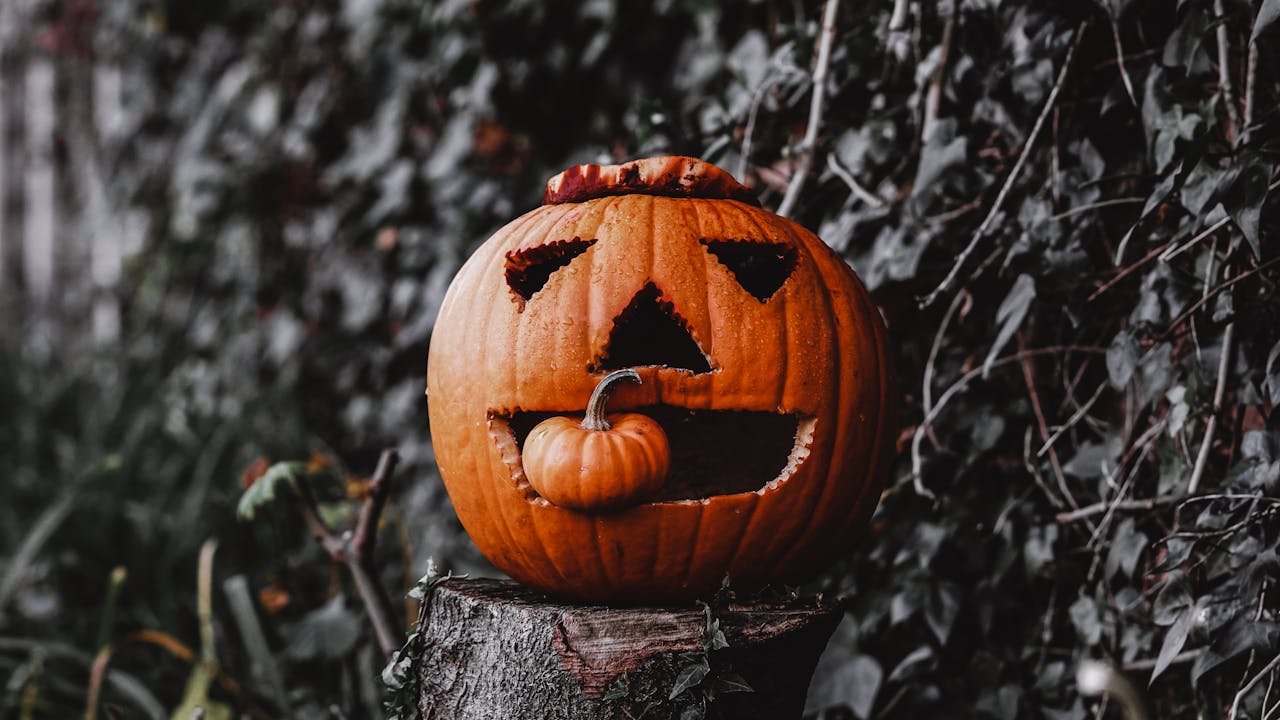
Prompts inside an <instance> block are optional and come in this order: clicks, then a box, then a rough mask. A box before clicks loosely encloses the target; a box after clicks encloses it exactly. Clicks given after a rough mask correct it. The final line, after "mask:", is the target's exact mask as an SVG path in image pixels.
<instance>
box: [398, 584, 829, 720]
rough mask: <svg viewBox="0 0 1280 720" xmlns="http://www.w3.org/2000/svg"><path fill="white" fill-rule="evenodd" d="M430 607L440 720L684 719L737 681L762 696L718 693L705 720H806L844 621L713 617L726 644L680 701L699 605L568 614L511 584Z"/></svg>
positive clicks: (762, 614) (814, 608)
mask: <svg viewBox="0 0 1280 720" xmlns="http://www.w3.org/2000/svg"><path fill="white" fill-rule="evenodd" d="M425 602H427V603H428V606H427V608H426V612H425V621H424V625H423V628H422V630H423V634H422V644H421V646H420V648H421V655H420V657H419V658H418V662H417V663H416V665H417V667H418V671H417V672H418V679H419V681H420V686H419V687H420V695H419V698H420V700H419V704H418V707H419V710H420V711H421V717H424V718H431V719H432V720H470V719H472V718H475V719H476V720H479V719H481V718H485V719H489V718H539V719H541V718H547V719H553V718H557V719H563V720H604V719H606V718H608V719H609V720H615V719H616V720H627V719H628V718H640V717H645V718H680V717H681V716H682V713H684V712H685V711H686V710H688V709H689V708H690V707H693V706H698V705H702V704H703V702H704V698H705V695H704V693H703V689H704V688H711V687H716V686H717V684H718V682H719V683H721V684H722V683H724V682H725V681H726V680H725V679H726V678H729V677H731V675H730V674H731V673H732V674H736V675H738V676H741V678H742V679H745V680H746V682H747V683H748V684H749V685H750V686H751V688H752V689H753V690H754V691H753V692H733V693H727V694H726V693H717V694H716V698H715V700H714V701H713V702H711V703H709V704H707V706H706V710H707V712H706V715H705V716H706V717H708V718H716V717H722V718H732V719H733V720H752V719H753V718H760V719H761V720H764V719H767V720H788V719H789V718H795V719H798V718H800V716H801V713H802V711H803V708H804V699H805V693H806V691H807V689H808V687H809V680H810V677H811V676H812V674H813V669H814V666H815V665H816V664H817V662H818V656H819V655H820V654H821V653H822V650H823V648H824V647H826V644H827V640H828V639H829V638H830V637H831V634H832V633H833V632H834V631H835V628H836V625H837V624H838V623H839V621H840V617H841V614H842V613H841V608H840V606H839V605H838V604H837V603H835V602H832V601H830V600H823V599H820V598H818V599H810V600H798V601H792V602H788V603H785V604H784V603H772V604H766V603H755V604H749V605H736V604H731V605H730V606H729V607H728V608H726V609H723V610H716V611H714V612H713V615H712V616H713V617H714V618H715V619H716V620H718V621H719V624H720V628H721V629H722V630H723V632H724V635H725V639H726V640H727V641H728V643H729V646H728V648H726V649H723V650H716V651H713V652H711V653H710V656H709V657H710V661H709V664H710V667H711V673H710V674H709V675H707V676H706V677H705V678H704V679H703V680H702V681H701V683H699V684H698V685H695V686H693V687H691V688H690V689H687V690H685V691H684V692H683V693H680V694H678V695H677V696H676V697H675V698H672V697H671V695H672V691H673V690H674V689H675V688H676V686H677V683H678V678H679V677H680V676H681V674H682V672H684V673H685V674H686V676H687V675H688V672H689V671H688V670H687V668H689V667H690V666H695V665H698V664H699V663H700V662H701V661H702V660H703V659H704V658H707V657H708V655H707V653H706V650H705V647H706V645H705V643H706V642H707V611H706V610H705V609H704V608H702V607H698V606H690V607H683V608H653V607H650V608H609V607H601V606H588V605H572V604H564V603H560V602H557V601H554V600H551V599H549V598H547V597H546V596H543V595H541V594H538V593H536V592H534V591H532V590H529V589H526V588H524V587H522V586H520V585H518V584H516V583H514V582H510V581H499V580H465V579H451V580H447V581H445V582H443V583H441V584H440V585H439V586H437V587H436V589H435V590H434V592H432V593H431V595H430V597H429V598H428V599H427V600H426V601H425ZM694 674H695V675H696V674H697V673H696V671H695V672H694ZM717 678H720V680H719V681H717ZM692 716H693V717H703V715H701V714H694V715H692Z"/></svg>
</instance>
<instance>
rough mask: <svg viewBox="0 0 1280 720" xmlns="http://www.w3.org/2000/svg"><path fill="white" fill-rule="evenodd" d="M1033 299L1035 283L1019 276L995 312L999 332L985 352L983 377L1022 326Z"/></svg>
mask: <svg viewBox="0 0 1280 720" xmlns="http://www.w3.org/2000/svg"><path fill="white" fill-rule="evenodd" d="M1035 297H1036V281H1035V280H1034V279H1032V277H1031V276H1030V275H1027V274H1026V273H1023V274H1021V275H1019V276H1018V279H1016V280H1014V281H1013V287H1012V288H1010V289H1009V294H1008V295H1005V297H1004V301H1003V302H1001V303H1000V309H998V310H996V322H997V323H999V324H1000V332H999V333H997V334H996V341H995V342H994V343H992V344H991V349H990V350H989V351H987V359H986V361H985V362H984V363H983V364H982V376H983V377H986V376H987V374H988V373H989V372H991V364H992V363H993V362H995V360H996V356H997V355H999V354H1000V351H1001V350H1003V349H1004V346H1005V345H1007V344H1008V343H1009V339H1010V338H1012V337H1013V334H1014V333H1015V332H1017V331H1018V327H1019V326H1021V325H1022V321H1023V319H1024V318H1026V317H1027V311H1028V310H1030V309H1031V301H1032V300H1034V299H1035Z"/></svg>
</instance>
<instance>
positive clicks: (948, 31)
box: [920, 2, 956, 144]
mask: <svg viewBox="0 0 1280 720" xmlns="http://www.w3.org/2000/svg"><path fill="white" fill-rule="evenodd" d="M955 27H956V9H955V3H954V2H952V4H951V16H950V17H948V18H947V24H946V25H943V26H942V43H941V45H940V48H941V50H940V52H939V54H938V65H937V66H936V67H935V68H934V69H933V77H931V78H929V92H928V93H926V94H925V97H924V119H923V120H922V121H921V123H920V142H921V143H922V144H923V143H924V142H926V141H928V139H929V135H930V134H932V133H933V128H934V125H936V124H937V122H938V111H939V108H940V107H941V106H942V83H943V82H944V81H945V80H946V78H947V60H948V59H949V58H950V56H951V36H952V34H953V33H954V32H955Z"/></svg>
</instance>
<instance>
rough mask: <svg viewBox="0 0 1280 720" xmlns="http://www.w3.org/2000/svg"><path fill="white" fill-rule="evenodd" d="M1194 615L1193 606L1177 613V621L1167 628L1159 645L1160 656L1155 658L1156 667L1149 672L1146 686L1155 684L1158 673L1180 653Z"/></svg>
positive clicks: (1189, 631) (1193, 621) (1195, 610)
mask: <svg viewBox="0 0 1280 720" xmlns="http://www.w3.org/2000/svg"><path fill="white" fill-rule="evenodd" d="M1196 613H1197V609H1196V607H1195V606H1187V607H1185V608H1183V609H1182V611H1181V612H1179V613H1178V619H1177V620H1175V621H1174V623H1173V626H1172V627H1170V628H1169V632H1167V633H1165V635H1164V641H1163V642H1162V643H1161V644H1160V654H1159V655H1157V656H1156V666H1155V668H1153V669H1152V671H1151V679H1150V680H1149V681H1148V684H1150V683H1153V682H1155V681H1156V678H1158V677H1160V673H1162V672H1164V671H1165V669H1166V668H1168V667H1169V663H1171V662H1173V659H1174V658H1175V657H1177V655H1178V653H1180V652H1182V646H1183V645H1185V644H1186V642H1187V635H1189V634H1190V633H1191V627H1192V625H1193V624H1194V623H1195V616H1196Z"/></svg>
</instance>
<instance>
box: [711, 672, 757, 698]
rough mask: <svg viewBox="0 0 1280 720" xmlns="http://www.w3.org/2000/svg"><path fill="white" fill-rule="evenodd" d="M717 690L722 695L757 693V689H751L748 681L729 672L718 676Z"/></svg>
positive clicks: (716, 681)
mask: <svg viewBox="0 0 1280 720" xmlns="http://www.w3.org/2000/svg"><path fill="white" fill-rule="evenodd" d="M715 685H716V690H717V691H718V692H722V693H735V692H755V691H756V689H755V688H753V687H751V684H750V683H748V682H747V679H746V678H744V677H742V676H741V675H739V674H738V673H735V672H727V673H722V674H720V675H717V676H716V678H715Z"/></svg>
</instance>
